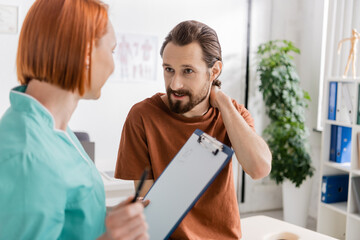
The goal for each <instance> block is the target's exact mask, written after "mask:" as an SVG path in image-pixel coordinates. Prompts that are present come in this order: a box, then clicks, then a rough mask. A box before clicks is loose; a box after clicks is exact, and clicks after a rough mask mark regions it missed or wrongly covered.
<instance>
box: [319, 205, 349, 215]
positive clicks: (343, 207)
mask: <svg viewBox="0 0 360 240" xmlns="http://www.w3.org/2000/svg"><path fill="white" fill-rule="evenodd" d="M320 204H321V206H323V207H326V208H329V209H331V210H334V211H336V212H338V213H340V214H344V215H346V212H347V202H339V203H323V202H321V203H320Z"/></svg>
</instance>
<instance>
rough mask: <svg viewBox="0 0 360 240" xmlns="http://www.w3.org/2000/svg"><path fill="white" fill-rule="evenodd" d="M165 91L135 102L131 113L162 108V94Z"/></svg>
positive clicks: (141, 112)
mask: <svg viewBox="0 0 360 240" xmlns="http://www.w3.org/2000/svg"><path fill="white" fill-rule="evenodd" d="M162 95H163V93H156V94H154V95H153V96H152V97H149V98H146V99H144V100H142V101H140V102H138V103H135V104H134V105H133V106H132V107H131V109H130V113H131V114H143V113H149V112H152V111H153V110H154V109H155V108H161V107H162V106H161V101H162V100H161V96H162Z"/></svg>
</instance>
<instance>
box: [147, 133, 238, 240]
mask: <svg viewBox="0 0 360 240" xmlns="http://www.w3.org/2000/svg"><path fill="white" fill-rule="evenodd" d="M232 155H233V150H232V149H231V148H229V147H228V146H226V145H224V144H222V143H221V142H219V141H217V140H216V139H214V138H212V137H211V136H209V135H207V134H206V133H204V132H202V131H201V130H198V129H197V130H196V131H195V132H194V133H193V134H192V135H191V136H190V138H189V139H188V141H187V142H186V143H185V145H184V146H183V147H182V148H181V149H180V151H179V152H178V153H177V155H176V156H175V157H174V159H173V160H172V161H171V162H170V163H169V165H168V166H167V167H166V169H165V170H164V171H163V173H162V174H161V175H160V177H159V178H158V179H157V180H156V181H155V183H154V184H153V186H152V187H151V189H150V190H149V192H148V193H147V194H146V196H145V198H144V199H150V204H149V205H148V206H147V207H146V208H145V210H144V213H145V217H146V221H147V223H148V225H149V229H148V232H149V235H150V239H152V240H159V239H167V238H169V237H170V235H171V233H172V232H173V231H174V230H175V228H176V227H177V226H178V225H179V223H180V222H181V220H182V219H183V218H184V217H185V216H186V214H187V213H188V212H189V211H190V209H191V208H192V207H193V206H194V204H195V203H196V202H197V200H198V199H199V198H200V196H201V195H202V194H203V193H204V192H205V190H206V189H207V188H208V186H209V185H210V184H211V183H212V181H213V180H214V179H215V178H216V176H217V175H218V174H219V173H220V171H221V170H222V169H223V168H224V167H225V166H226V165H227V164H228V163H229V161H230V159H231V157H232Z"/></svg>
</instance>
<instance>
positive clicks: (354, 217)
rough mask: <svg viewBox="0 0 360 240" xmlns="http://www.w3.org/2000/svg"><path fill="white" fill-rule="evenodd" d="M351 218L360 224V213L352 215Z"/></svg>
mask: <svg viewBox="0 0 360 240" xmlns="http://www.w3.org/2000/svg"><path fill="white" fill-rule="evenodd" d="M349 216H350V217H351V218H353V219H355V220H357V221H359V222H360V214H359V213H350V214H349Z"/></svg>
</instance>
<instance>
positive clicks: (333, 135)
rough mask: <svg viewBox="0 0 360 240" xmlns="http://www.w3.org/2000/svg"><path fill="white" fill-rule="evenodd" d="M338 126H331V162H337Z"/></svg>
mask: <svg viewBox="0 0 360 240" xmlns="http://www.w3.org/2000/svg"><path fill="white" fill-rule="evenodd" d="M337 129H338V126H336V125H331V132H330V161H333V162H336V139H337Z"/></svg>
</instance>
